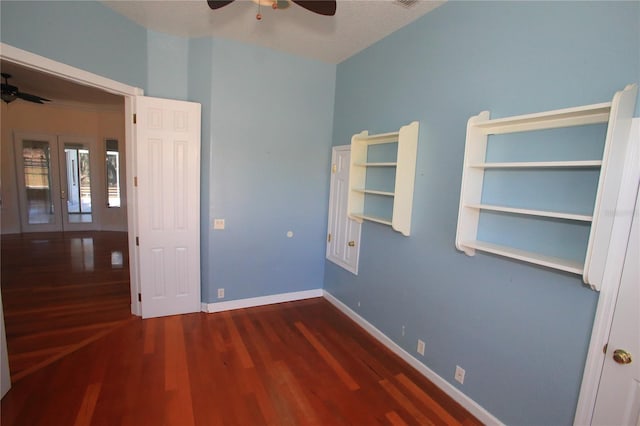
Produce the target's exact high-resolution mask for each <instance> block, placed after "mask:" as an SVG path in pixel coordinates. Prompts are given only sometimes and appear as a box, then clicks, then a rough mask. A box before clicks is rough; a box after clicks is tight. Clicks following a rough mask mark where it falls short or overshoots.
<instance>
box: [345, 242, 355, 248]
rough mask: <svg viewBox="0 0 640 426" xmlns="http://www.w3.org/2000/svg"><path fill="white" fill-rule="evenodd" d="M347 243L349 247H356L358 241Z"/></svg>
mask: <svg viewBox="0 0 640 426" xmlns="http://www.w3.org/2000/svg"><path fill="white" fill-rule="evenodd" d="M347 245H348V246H349V247H355V246H356V242H355V241H349V242H348V243H347Z"/></svg>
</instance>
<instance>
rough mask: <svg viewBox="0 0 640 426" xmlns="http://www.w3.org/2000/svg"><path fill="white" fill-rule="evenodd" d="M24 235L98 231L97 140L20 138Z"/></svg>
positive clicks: (18, 153)
mask: <svg viewBox="0 0 640 426" xmlns="http://www.w3.org/2000/svg"><path fill="white" fill-rule="evenodd" d="M15 143H16V150H15V152H16V165H17V180H18V190H19V199H20V216H21V225H22V232H46V231H64V230H78V231H80V230H87V229H93V226H92V225H93V222H94V220H95V218H94V214H93V210H92V206H93V205H94V204H95V203H94V198H95V197H94V192H95V191H94V187H95V182H93V180H94V179H92V170H95V169H96V168H95V167H93V166H94V162H95V161H96V159H94V158H93V155H94V154H95V153H94V152H93V151H95V150H94V145H95V143H94V141H93V140H92V139H91V138H78V137H64V136H55V135H35V134H16V135H15Z"/></svg>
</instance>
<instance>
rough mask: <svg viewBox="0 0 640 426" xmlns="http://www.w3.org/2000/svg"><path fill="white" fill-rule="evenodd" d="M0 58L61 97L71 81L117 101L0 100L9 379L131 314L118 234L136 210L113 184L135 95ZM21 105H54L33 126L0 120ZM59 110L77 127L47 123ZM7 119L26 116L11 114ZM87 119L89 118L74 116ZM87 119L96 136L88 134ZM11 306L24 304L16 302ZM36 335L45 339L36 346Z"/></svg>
mask: <svg viewBox="0 0 640 426" xmlns="http://www.w3.org/2000/svg"><path fill="white" fill-rule="evenodd" d="M1 59H2V69H3V72H4V71H7V70H8V69H13V73H14V74H15V75H18V74H22V75H24V76H25V78H26V79H27V80H28V79H29V78H31V77H34V78H40V79H42V80H43V81H47V82H48V83H47V84H50V85H51V86H52V87H58V86H60V85H62V86H64V87H65V90H64V91H65V93H69V94H70V95H72V90H71V89H70V86H73V85H75V86H77V87H78V89H79V91H80V92H81V93H83V94H85V95H86V93H87V89H88V87H93V88H94V90H93V94H96V93H98V92H99V91H100V90H98V89H102V88H106V89H109V88H113V87H115V89H112V90H111V92H110V93H107V92H104V93H106V94H107V96H110V97H111V98H117V99H118V102H119V105H118V107H117V110H118V111H117V112H114V108H113V107H110V109H109V108H107V110H109V114H103V113H102V112H101V111H102V110H103V108H101V106H100V104H99V103H94V104H92V103H91V102H88V101H80V100H78V99H77V98H75V99H71V100H59V105H57V106H56V104H57V103H58V99H59V98H57V97H55V96H50V99H54V102H52V103H51V105H50V106H47V105H28V104H26V103H23V102H22V101H20V100H18V101H16V102H13V103H12V104H10V105H9V104H2V108H3V114H2V115H3V126H2V127H3V135H2V139H3V151H5V150H11V151H13V152H10V153H9V154H10V155H5V154H6V152H3V156H2V158H3V167H2V168H3V179H2V183H3V185H2V191H3V194H2V195H3V196H2V200H3V217H2V219H3V229H2V232H3V238H2V243H3V244H2V267H3V271H2V273H3V280H2V291H3V304H4V317H5V325H6V334H7V340H8V342H7V343H8V346H9V357H10V360H11V361H13V362H12V365H11V372H12V379H13V381H14V382H15V380H16V379H19V378H20V377H23V376H24V375H26V374H29V373H30V372H32V371H35V370H36V369H39V368H41V367H42V366H44V365H47V364H48V363H50V362H53V361H56V360H57V359H59V358H60V357H61V356H64V355H66V354H68V353H70V351H73V350H75V349H77V348H79V347H81V346H83V345H84V344H87V343H89V342H90V341H92V339H94V338H95V336H99V335H100V334H101V333H102V332H103V331H105V330H110V329H112V328H113V327H115V326H118V325H119V324H121V323H122V322H123V321H124V322H126V321H128V320H129V319H130V317H131V314H132V313H134V314H135V313H136V311H135V309H136V306H137V298H133V297H132V296H131V295H132V294H137V292H138V291H137V288H136V287H135V286H136V285H137V282H136V281H135V280H132V279H131V277H133V276H135V274H134V273H133V272H130V269H131V270H132V269H133V268H135V259H134V260H133V261H130V260H131V259H132V258H133V257H130V256H129V253H130V250H129V247H130V246H131V244H130V237H129V235H128V232H127V231H131V226H129V223H130V222H131V221H130V218H129V216H128V215H129V214H131V212H130V211H129V212H127V210H128V209H129V208H135V203H133V201H134V200H133V199H131V200H130V201H131V202H130V203H128V202H127V201H128V200H127V191H126V188H124V187H122V186H121V182H126V180H125V173H126V167H125V164H126V161H125V160H126V155H124V152H123V148H126V146H127V144H126V141H127V135H128V134H127V124H126V123H125V120H124V117H125V112H126V109H127V105H128V102H129V101H130V99H128V98H130V97H131V96H135V95H138V94H141V93H142V91H141V90H139V89H135V88H131V87H129V86H125V85H121V84H119V83H117V82H112V81H110V80H107V79H103V78H101V77H99V76H95V75H92V74H90V73H85V72H83V71H81V70H77V69H72V68H71V67H68V66H65V65H63V64H59V63H55V62H54V61H49V60H47V59H46V58H42V57H38V56H37V55H32V54H29V53H28V52H24V51H20V50H19V49H15V48H11V47H10V46H5V45H2V55H1ZM16 70H17V71H18V72H16ZM23 72H24V73H23ZM36 74H37V75H36ZM27 80H25V81H27ZM16 81H18V80H17V79H16ZM92 82H93V83H92ZM95 82H99V83H100V84H102V86H101V85H100V84H95ZM25 84H27V83H25ZM23 85H24V84H21V86H23ZM25 87H26V88H28V86H25ZM96 87H97V89H96ZM35 92H38V93H42V92H41V91H38V90H36V91H35ZM98 96H99V95H98ZM29 106H30V107H31V108H34V107H36V108H37V107H42V108H45V109H47V108H48V111H49V113H51V111H52V110H53V109H54V106H56V112H55V113H54V114H52V115H54V116H50V117H49V116H45V117H44V118H43V117H36V118H31V119H30V120H31V122H32V123H34V125H33V126H27V125H26V124H25V123H24V122H20V123H15V122H14V123H11V124H10V125H8V126H7V125H5V124H6V123H5V118H7V116H8V115H10V114H5V113H6V112H7V111H8V109H11V108H13V109H14V110H15V111H16V112H17V111H18V109H19V108H23V109H24V108H27V107H29ZM62 112H65V113H67V114H68V115H71V116H74V117H73V118H71V119H69V120H68V122H70V123H72V122H75V123H76V125H77V126H78V127H73V128H70V129H71V130H60V129H59V128H56V126H55V122H58V123H59V122H61V121H63V120H59V119H56V118H57V117H58V116H59V115H60V114H62ZM14 115H21V116H23V117H26V116H25V115H23V114H21V113H18V112H17V113H16V114H14ZM114 115H117V116H118V117H119V118H118V120H119V128H120V129H121V130H119V131H118V132H114V131H108V130H105V128H108V126H106V125H105V123H106V122H113V121H114V120H113V117H112V116H114ZM87 116H91V117H94V118H95V120H93V121H91V120H83V119H82V117H87ZM103 116H104V117H106V116H110V117H107V118H104V117H103ZM79 117H80V118H79ZM96 117H97V118H96ZM24 120H26V118H25V119H24ZM90 122H91V123H94V124H95V126H94V127H96V128H99V129H100V132H102V133H96V134H87V126H88V124H90ZM96 123H97V124H96ZM76 129H77V130H76ZM66 134H69V135H74V136H65V135H66ZM77 135H84V136H83V137H78V136H77ZM12 139H13V142H12ZM7 145H9V146H10V147H7ZM5 161H7V162H8V163H11V164H12V167H11V168H12V173H11V174H12V175H13V178H12V179H7V177H6V175H5V173H6V172H7V170H6V169H7V168H5V164H4V162H5ZM5 193H8V195H9V196H6V195H7V194H5ZM12 202H13V204H14V205H13V209H14V211H15V214H14V216H15V217H14V218H13V219H14V225H13V228H12V227H5V226H4V225H5V222H6V221H7V220H10V219H11V214H7V215H5V209H6V211H10V210H11V204H12ZM6 216H9V218H8V219H7V218H6ZM11 230H13V232H11V233H9V234H7V231H11ZM16 231H17V232H16ZM34 256H35V257H34ZM25 262H26V263H25ZM132 264H133V265H132ZM5 269H6V270H12V272H13V271H16V270H22V271H28V272H30V273H35V274H36V276H31V277H25V276H21V277H18V278H15V277H14V278H11V279H10V274H5ZM12 281H13V282H14V284H15V282H20V281H22V282H25V281H28V282H30V283H33V284H34V285H36V286H38V287H39V288H38V289H35V290H34V289H31V291H29V290H28V289H26V288H24V286H23V288H20V286H19V285H12ZM9 293H11V294H9ZM36 293H37V294H40V295H44V296H45V297H43V298H42V300H41V301H37V300H36V299H37V298H36V297H34V296H33V295H34V294H36ZM61 298H66V299H64V300H63V299H61ZM20 304H22V306H24V307H25V308H20V306H19V305H20ZM71 311H73V312H71ZM74 317H75V318H77V319H78V321H75V320H73V318H74ZM90 318H92V319H90ZM38 321H39V322H40V323H41V325H42V327H41V328H40V330H39V331H37V332H33V330H31V334H30V335H29V334H28V333H26V331H29V330H28V329H29V327H30V326H31V325H32V324H34V323H36V322H38ZM16 324H17V325H18V326H16ZM39 338H43V339H39ZM39 340H42V341H44V340H48V342H49V343H48V344H46V345H45V346H41V347H38V346H37V345H38V341H39ZM12 352H13V353H12ZM12 355H13V356H12ZM14 367H16V368H14ZM16 371H18V372H17V373H16ZM2 374H5V371H4V370H3V373H2Z"/></svg>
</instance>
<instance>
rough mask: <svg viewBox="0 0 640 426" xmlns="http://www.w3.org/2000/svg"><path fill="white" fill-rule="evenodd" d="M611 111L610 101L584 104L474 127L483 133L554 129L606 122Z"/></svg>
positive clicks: (499, 119) (489, 122)
mask: <svg viewBox="0 0 640 426" xmlns="http://www.w3.org/2000/svg"><path fill="white" fill-rule="evenodd" d="M610 112H611V102H605V103H601V104H595V105H586V106H580V107H576V108H565V109H557V110H554V111H546V112H540V113H535V114H526V115H516V116H513V117H506V118H498V119H495V120H486V121H484V122H482V123H478V124H477V125H476V127H477V128H478V129H479V130H480V131H481V132H482V133H484V134H487V135H489V134H491V135H498V134H502V133H515V132H530V131H532V130H545V129H555V128H558V127H571V126H582V125H585V124H597V123H607V122H608V121H609V113H610Z"/></svg>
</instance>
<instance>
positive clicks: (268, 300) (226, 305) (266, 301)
mask: <svg viewBox="0 0 640 426" xmlns="http://www.w3.org/2000/svg"><path fill="white" fill-rule="evenodd" d="M322 296H323V291H322V289H320V288H318V289H314V290H305V291H294V292H291V293H280V294H273V295H270V296H260V297H250V298H248V299H238V300H229V301H227V302H214V303H203V304H202V312H209V313H213V312H223V311H231V310H234V309H242V308H253V307H256V306H264V305H273V304H275V303H283V302H293V301H295V300H304V299H313V298H314V297H322Z"/></svg>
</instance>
